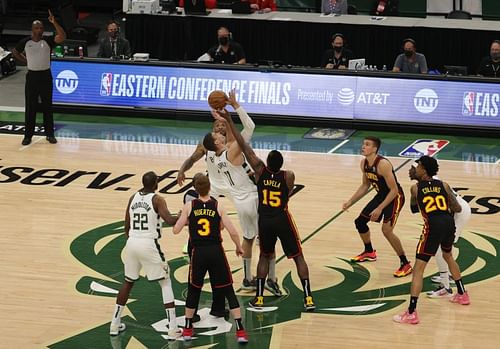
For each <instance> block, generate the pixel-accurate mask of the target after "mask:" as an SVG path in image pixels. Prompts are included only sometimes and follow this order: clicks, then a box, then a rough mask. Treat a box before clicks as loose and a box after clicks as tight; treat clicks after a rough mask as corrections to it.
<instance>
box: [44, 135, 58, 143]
mask: <svg viewBox="0 0 500 349" xmlns="http://www.w3.org/2000/svg"><path fill="white" fill-rule="evenodd" d="M45 139H46V140H47V141H48V142H49V143H50V144H56V143H57V139H56V137H54V136H47V137H45Z"/></svg>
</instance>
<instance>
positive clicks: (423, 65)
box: [392, 38, 428, 74]
mask: <svg viewBox="0 0 500 349" xmlns="http://www.w3.org/2000/svg"><path fill="white" fill-rule="evenodd" d="M427 70H428V69H427V60H426V59H425V56H424V55H423V54H421V53H418V52H417V44H416V43H415V40H413V39H409V38H408V39H404V40H403V53H401V54H400V55H398V56H397V57H396V61H395V62H394V68H393V69H392V71H393V72H396V73H399V72H403V73H413V74H427Z"/></svg>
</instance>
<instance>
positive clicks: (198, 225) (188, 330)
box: [173, 173, 248, 343]
mask: <svg viewBox="0 0 500 349" xmlns="http://www.w3.org/2000/svg"><path fill="white" fill-rule="evenodd" d="M193 182H194V188H195V190H196V191H197V192H198V194H199V197H198V198H197V199H194V200H192V201H190V202H188V203H186V204H185V205H184V207H183V209H182V213H181V215H180V217H179V220H178V221H177V223H176V224H175V226H174V228H173V232H174V234H179V233H180V232H181V230H182V228H183V227H184V226H185V225H186V224H187V223H189V240H190V243H191V244H192V246H193V251H192V255H191V260H190V264H189V285H188V294H187V298H186V310H185V317H186V325H185V327H184V330H183V332H182V336H183V337H184V340H185V341H190V340H191V339H192V337H193V333H194V330H193V315H194V313H195V309H196V308H197V307H198V302H199V300H200V294H201V289H202V288H203V284H204V281H203V279H204V278H205V274H206V273H207V271H208V274H209V277H210V285H211V287H212V289H213V288H219V289H220V290H221V292H222V293H223V294H224V296H225V297H226V299H227V301H228V303H229V309H230V311H231V315H232V316H233V318H234V320H235V322H236V339H237V341H238V342H239V343H247V342H248V336H247V333H246V331H245V329H244V328H243V323H242V320H241V310H240V305H239V303H238V299H237V298H236V295H235V294H234V289H233V279H232V277H231V270H230V269H229V265H228V263H227V259H226V255H225V253H224V248H223V247H222V236H221V230H222V229H221V227H222V226H224V227H226V228H227V231H228V232H229V236H230V237H231V240H233V242H234V245H235V247H236V255H237V256H241V255H243V250H242V248H241V244H240V237H239V235H238V232H237V231H236V228H235V227H234V225H233V223H232V222H231V220H230V219H229V217H228V216H227V214H226V213H225V211H224V209H223V208H222V207H221V205H219V203H218V202H217V200H216V199H215V198H213V197H211V196H210V195H209V192H210V180H209V179H208V177H207V176H205V175H204V174H202V173H197V174H196V175H195V176H194V178H193Z"/></svg>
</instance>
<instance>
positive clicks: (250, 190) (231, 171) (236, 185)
mask: <svg viewBox="0 0 500 349" xmlns="http://www.w3.org/2000/svg"><path fill="white" fill-rule="evenodd" d="M217 159H218V162H217V168H218V169H219V172H220V174H221V176H222V178H223V179H224V182H225V183H226V185H227V188H228V190H229V194H230V195H231V197H232V198H233V199H234V200H245V199H247V198H248V197H249V196H252V198H253V197H254V193H257V186H256V185H255V183H254V182H253V181H252V180H251V179H250V177H249V176H248V175H249V173H250V172H252V169H251V167H250V165H248V164H247V162H246V161H245V162H244V163H243V165H241V166H235V165H233V164H231V163H230V162H229V160H228V159H227V151H226V150H224V151H223V152H222V154H221V155H220V156H219V157H218V158H217Z"/></svg>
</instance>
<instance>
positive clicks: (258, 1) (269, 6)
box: [249, 0, 276, 13]
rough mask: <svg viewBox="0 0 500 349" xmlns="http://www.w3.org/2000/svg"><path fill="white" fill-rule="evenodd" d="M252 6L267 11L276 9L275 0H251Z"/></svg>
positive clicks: (256, 9) (260, 10) (257, 10)
mask: <svg viewBox="0 0 500 349" xmlns="http://www.w3.org/2000/svg"><path fill="white" fill-rule="evenodd" d="M249 1H250V7H251V8H252V10H253V11H256V12H262V13H267V12H271V11H276V3H275V2H274V0H249Z"/></svg>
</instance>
